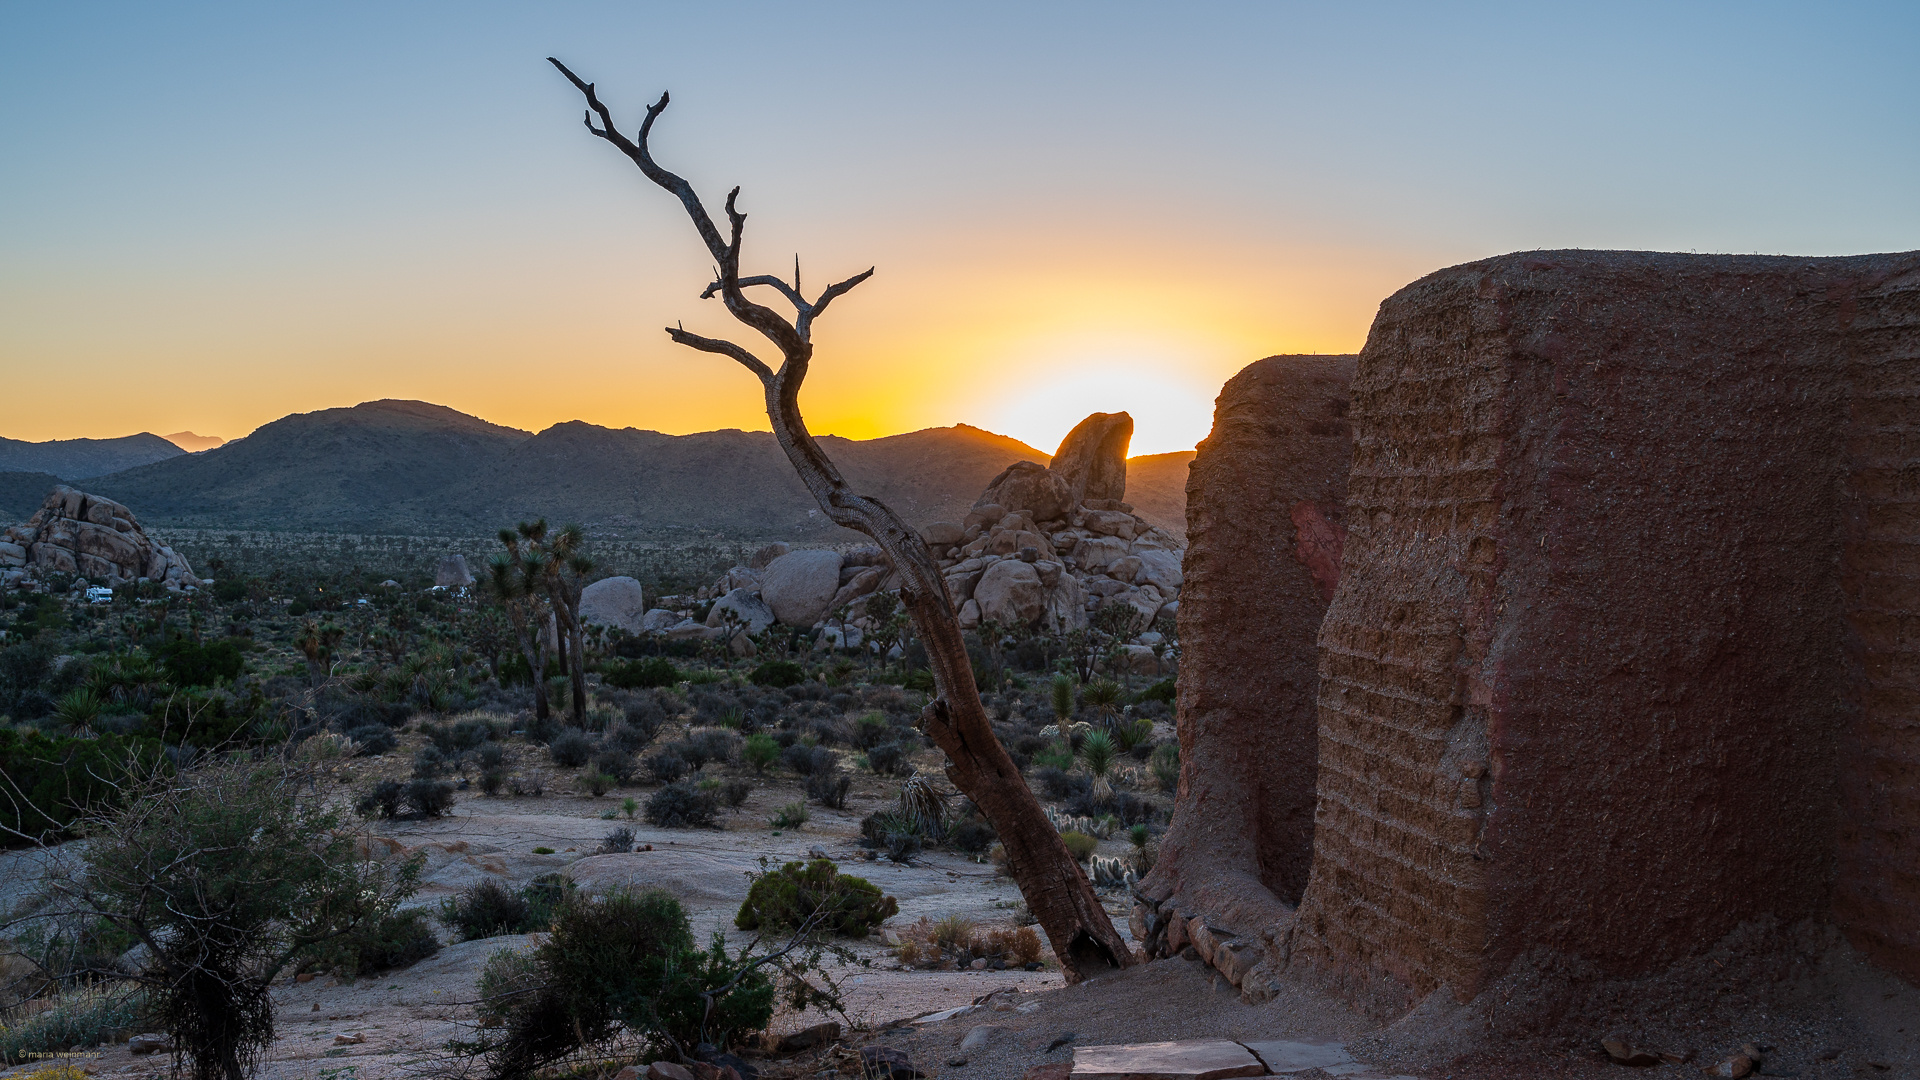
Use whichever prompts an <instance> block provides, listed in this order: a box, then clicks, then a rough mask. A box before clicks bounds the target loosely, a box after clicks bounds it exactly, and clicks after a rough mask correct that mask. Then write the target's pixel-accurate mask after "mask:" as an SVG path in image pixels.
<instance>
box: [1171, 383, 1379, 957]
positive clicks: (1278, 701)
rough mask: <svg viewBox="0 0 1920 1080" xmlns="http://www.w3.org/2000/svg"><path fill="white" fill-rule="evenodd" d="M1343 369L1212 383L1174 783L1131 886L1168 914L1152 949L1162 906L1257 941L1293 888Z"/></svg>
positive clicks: (1335, 518)
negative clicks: (1167, 815) (1214, 394)
mask: <svg viewBox="0 0 1920 1080" xmlns="http://www.w3.org/2000/svg"><path fill="white" fill-rule="evenodd" d="M1353 364H1354V358H1353V357H1351V356H1270V357H1268V358H1267V359H1265V360H1261V361H1258V362H1256V363H1254V364H1250V365H1248V366H1247V368H1245V369H1244V370H1243V371H1241V372H1240V373H1239V374H1238V375H1235V376H1234V377H1233V378H1232V379H1230V380H1228V382H1227V384H1226V386H1225V387H1223V388H1222V389H1221V391H1220V397H1219V400H1218V401H1217V402H1216V403H1215V405H1214V422H1213V433H1212V434H1211V435H1209V436H1208V437H1207V439H1206V441H1205V442H1203V443H1201V444H1200V448H1199V454H1198V456H1196V457H1195V458H1194V462H1193V469H1192V472H1191V473H1190V475H1189V477H1188V480H1187V543H1188V547H1187V551H1186V565H1185V589H1184V592H1183V594H1182V599H1181V602H1180V613H1179V623H1180V642H1181V660H1180V668H1181V677H1180V697H1179V709H1178V715H1179V730H1180V763H1181V766H1180V772H1181V775H1180V792H1179V796H1178V798H1177V800H1176V803H1175V811H1174V816H1173V822H1172V825H1171V826H1170V827H1169V828H1168V831H1167V835H1166V837H1165V838H1164V839H1163V840H1162V841H1161V845H1160V857H1159V860H1158V862H1157V863H1156V864H1155V865H1154V869H1153V873H1152V874H1150V875H1149V876H1148V877H1147V879H1146V880H1145V881H1144V882H1142V883H1141V885H1140V888H1139V891H1140V893H1141V894H1142V895H1144V896H1147V897H1150V898H1151V899H1152V900H1153V901H1154V902H1155V903H1156V904H1160V905H1161V906H1163V907H1164V908H1165V909H1166V910H1167V912H1168V915H1167V916H1166V917H1161V916H1160V915H1159V914H1158V912H1157V911H1156V912H1155V915H1154V919H1153V926H1152V927H1151V928H1150V929H1149V928H1148V927H1147V926H1146V925H1144V923H1142V924H1141V925H1137V926H1136V927H1135V933H1136V936H1137V937H1140V938H1142V939H1154V938H1156V937H1157V938H1158V939H1159V944H1160V947H1161V949H1162V950H1163V951H1164V949H1165V931H1166V929H1167V928H1168V924H1169V920H1170V919H1171V918H1173V917H1175V916H1177V917H1179V918H1181V919H1183V920H1191V919H1195V918H1198V919H1200V920H1201V922H1202V925H1205V926H1208V927H1210V928H1211V931H1210V932H1215V933H1218V934H1221V935H1238V936H1245V937H1248V938H1252V939H1257V938H1258V937H1259V936H1260V935H1261V934H1262V933H1267V934H1271V933H1272V932H1273V931H1275V930H1277V929H1283V928H1284V925H1285V921H1286V919H1287V918H1288V916H1289V915H1290V914H1291V912H1292V906H1291V905H1292V904H1294V903H1296V902H1297V901H1298V900H1299V899H1300V894H1301V892H1302V891H1303V890H1304V889H1305V888H1306V884H1307V869H1308V866H1309V865H1310V863H1311V860H1312V855H1313V810H1314V783H1315V778H1316V770H1315V759H1316V754H1315V700H1316V696H1317V691H1318V687H1319V676H1318V674H1317V672H1316V669H1315V663H1314V637H1315V635H1316V634H1317V633H1318V632H1319V630H1320V620H1321V617H1322V616H1323V615H1324V614H1325V613H1326V609H1327V600H1328V599H1329V598H1330V597H1331V596H1332V594H1333V586H1334V583H1335V582H1336V581H1337V580H1338V578H1339V561H1340V538H1341V536H1342V535H1343V532H1344V530H1343V526H1342V512H1341V507H1342V505H1343V503H1344V501H1345V498H1346V490H1347V467H1348V464H1349V463H1350V461H1351V459H1352V447H1351V442H1350V440H1349V435H1348V430H1347V419H1346V417H1347V384H1348V382H1349V381H1351V379H1352V377H1353ZM1149 554H1155V555H1157V554H1162V553H1149ZM1169 569H1170V572H1171V573H1172V574H1174V575H1178V574H1179V572H1180V570H1181V567H1180V565H1179V563H1178V562H1177V561H1175V562H1174V565H1173V566H1172V567H1171V568H1166V567H1160V566H1149V565H1146V564H1144V563H1143V565H1142V568H1141V569H1140V570H1139V571H1137V572H1136V573H1135V580H1139V579H1140V578H1141V577H1142V576H1143V575H1145V576H1151V575H1153V574H1155V573H1167V572H1169ZM1174 580H1175V584H1178V583H1179V578H1178V577H1177V576H1176V577H1175V579H1174ZM1251 672H1257V673H1258V675H1257V677H1249V673H1251ZM1142 914H1143V915H1144V914H1145V912H1142ZM1184 930H1185V928H1184V927H1183V928H1182V931H1183V933H1184ZM1156 931H1157V932H1158V933H1157V934H1156V933H1155V932H1156Z"/></svg>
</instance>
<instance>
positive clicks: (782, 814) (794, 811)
mask: <svg viewBox="0 0 1920 1080" xmlns="http://www.w3.org/2000/svg"><path fill="white" fill-rule="evenodd" d="M812 816H813V815H812V814H811V813H809V812H808V811H807V804H806V803H803V802H790V803H788V804H786V805H785V806H782V807H781V808H780V809H778V810H775V811H774V812H773V819H772V820H771V821H770V822H769V824H771V825H772V826H773V827H774V828H776V829H797V828H799V827H800V826H802V825H805V824H806V823H807V819H808V818H810V817H812Z"/></svg>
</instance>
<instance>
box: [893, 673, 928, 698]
mask: <svg viewBox="0 0 1920 1080" xmlns="http://www.w3.org/2000/svg"><path fill="white" fill-rule="evenodd" d="M900 685H901V686H903V687H906V688H907V689H908V690H918V691H920V692H921V693H923V694H931V693H933V672H931V671H928V670H927V669H926V668H914V669H913V670H912V671H909V672H907V677H906V678H904V679H901V680H900Z"/></svg>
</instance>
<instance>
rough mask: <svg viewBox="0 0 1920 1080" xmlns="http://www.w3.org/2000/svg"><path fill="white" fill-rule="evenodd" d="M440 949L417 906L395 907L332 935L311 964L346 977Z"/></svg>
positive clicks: (413, 960) (401, 964) (386, 968)
mask: <svg viewBox="0 0 1920 1080" xmlns="http://www.w3.org/2000/svg"><path fill="white" fill-rule="evenodd" d="M439 951H440V939H439V938H437V937H435V936H434V935H433V927H432V926H430V925H428V923H427V913H426V912H424V911H421V910H420V909H418V908H410V909H408V910H406V911H396V912H394V913H393V914H391V915H387V916H385V917H383V918H381V919H379V920H377V921H372V922H368V923H363V924H362V925H360V926H358V927H356V928H355V929H354V930H353V931H352V932H351V933H348V934H345V935H343V936H341V937H337V938H334V939H333V940H332V941H329V942H327V943H326V944H324V945H322V946H321V947H320V948H319V950H318V951H317V953H316V956H315V961H314V966H315V967H317V968H319V969H321V970H323V971H331V972H333V973H334V974H336V975H340V976H343V977H345V978H349V979H357V978H359V977H360V976H362V975H372V974H374V973H375V972H380V971H390V970H392V969H394V968H403V967H406V966H408V965H409V964H414V963H418V962H419V961H421V960H425V959H426V958H427V957H429V956H432V955H433V954H434V953H437V952H439Z"/></svg>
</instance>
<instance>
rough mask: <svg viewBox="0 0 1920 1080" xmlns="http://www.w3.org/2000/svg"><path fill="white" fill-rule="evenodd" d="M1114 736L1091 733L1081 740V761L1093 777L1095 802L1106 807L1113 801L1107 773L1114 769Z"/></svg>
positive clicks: (1098, 732)
mask: <svg viewBox="0 0 1920 1080" xmlns="http://www.w3.org/2000/svg"><path fill="white" fill-rule="evenodd" d="M1114 753H1115V751H1114V747H1113V736H1111V735H1108V734H1107V733H1106V732H1104V731H1090V732H1088V733H1087V737H1086V738H1084V739H1082V740H1080V760H1081V762H1082V763H1083V764H1085V765H1086V767H1087V772H1088V773H1091V774H1092V776H1093V801H1094V802H1096V803H1099V804H1101V805H1103V806H1104V805H1106V804H1107V803H1108V802H1110V801H1112V799H1113V784H1112V783H1111V782H1110V781H1109V780H1108V779H1107V773H1108V772H1109V771H1111V770H1112V768H1113V758H1114Z"/></svg>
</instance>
